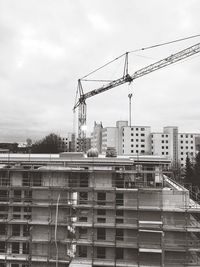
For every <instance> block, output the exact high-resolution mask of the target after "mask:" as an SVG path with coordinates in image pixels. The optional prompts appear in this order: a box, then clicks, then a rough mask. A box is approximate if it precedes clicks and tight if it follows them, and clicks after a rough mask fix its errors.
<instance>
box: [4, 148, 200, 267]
mask: <svg viewBox="0 0 200 267" xmlns="http://www.w3.org/2000/svg"><path fill="white" fill-rule="evenodd" d="M169 164H170V162H169V160H168V159H166V158H164V157H155V156H137V157H134V156H131V157H117V158H101V157H85V156H84V155H83V154H81V153H64V154H61V155H54V156H52V155H46V156H45V155H44V156H42V155H35V156H34V155H16V156H15V155H14V154H13V155H6V154H3V155H1V156H0V187H1V189H0V267H2V266H6V267H25V266H26V267H27V266H32V267H40V266H50V267H53V266H55V267H64V266H65V267H66V266H69V267H81V266H82V267H92V266H99V267H100V266H104V267H108V266H115V267H116V266H117V267H136V266H140V267H141V266H143V267H144V266H146V267H147V266H176V267H179V266H200V246H199V245H200V244H199V237H200V223H199V220H200V216H199V213H200V205H199V204H198V203H197V202H195V201H194V200H192V199H190V195H189V191H188V190H186V189H185V188H184V187H182V186H180V185H179V184H177V183H176V182H174V181H173V180H172V179H170V178H169V175H170V174H169V172H168V166H169Z"/></svg>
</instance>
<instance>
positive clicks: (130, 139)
mask: <svg viewBox="0 0 200 267" xmlns="http://www.w3.org/2000/svg"><path fill="white" fill-rule="evenodd" d="M122 146H123V150H122V153H123V154H125V155H128V154H129V155H130V154H149V155H150V154H151V128H150V127H149V126H142V127H141V126H132V127H129V126H126V127H123V139H122Z"/></svg>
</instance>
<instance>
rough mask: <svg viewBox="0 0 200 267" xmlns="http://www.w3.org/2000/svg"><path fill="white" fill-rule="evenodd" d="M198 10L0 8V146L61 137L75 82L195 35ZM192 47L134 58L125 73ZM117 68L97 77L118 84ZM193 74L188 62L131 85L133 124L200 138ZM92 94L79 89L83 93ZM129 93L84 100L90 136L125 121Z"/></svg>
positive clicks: (66, 5) (183, 5)
mask: <svg viewBox="0 0 200 267" xmlns="http://www.w3.org/2000/svg"><path fill="white" fill-rule="evenodd" d="M199 9H200V3H199V1H197V0H191V1H187V0H177V1H176V2H173V8H172V5H171V3H170V2H169V1H166V0H164V1H159V0H152V1H144V0H141V1H136V0H133V1H132V0H128V1H127V2H126V4H124V3H122V2H121V1H114V0H109V1H102V0H101V1H100V0H96V1H92V0H78V1H71V0H60V1H53V0H41V1H40V3H37V2H36V1H34V0H29V1H25V0H18V1H11V0H7V1H3V0H0V61H1V62H3V64H1V65H0V88H1V89H0V112H1V114H2V116H1V122H0V140H6V139H9V140H13V141H14V140H21V141H23V140H26V138H27V137H31V138H36V137H39V136H40V135H42V134H45V133H48V132H51V131H52V130H54V131H57V132H58V133H61V134H63V135H67V132H68V131H72V129H73V113H72V108H73V105H74V101H75V99H74V98H75V92H76V87H77V79H78V78H80V77H82V76H83V75H85V74H87V73H89V72H90V71H92V70H93V69H95V68H97V67H99V66H101V65H103V64H105V63H106V62H107V61H109V60H112V59H113V58H116V57H117V56H119V55H121V54H122V53H124V52H126V51H129V50H134V49H137V48H141V47H145V46H148V45H152V44H157V43H160V42H165V41H170V40H174V39H177V38H181V37H184V36H188V35H193V34H197V33H199V32H200V26H199ZM198 40H199V39H197V40H190V41H188V42H185V43H177V44H174V45H173V46H167V47H162V48H159V49H154V50H146V51H142V52H138V53H137V55H135V54H132V55H130V62H129V72H130V74H132V73H134V71H135V70H137V69H139V68H141V67H144V66H146V65H149V64H150V63H153V62H155V61H156V60H158V59H161V58H164V57H165V56H168V55H170V54H172V53H174V52H176V51H179V50H181V49H183V48H185V47H187V46H189V45H192V44H194V43H195V42H197V41H198ZM138 55H139V56H138ZM123 62H124V61H123V60H122V59H121V61H116V63H115V64H114V65H111V66H110V67H109V68H107V69H105V70H103V71H102V72H100V73H97V74H96V77H101V78H102V79H103V78H107V77H108V78H113V77H114V78H118V77H121V76H120V75H122V71H123ZM198 69H199V58H198V57H194V58H193V59H191V60H186V61H185V62H182V63H180V64H176V65H175V66H173V67H169V68H165V69H163V70H159V71H156V72H155V73H152V74H149V75H147V76H145V77H143V78H140V79H138V80H136V81H134V82H133V84H132V85H131V88H132V91H133V94H134V97H133V121H134V123H136V124H147V125H153V126H154V127H160V126H163V124H165V122H166V123H167V124H175V123H177V124H180V125H181V127H183V128H184V127H185V128H187V127H188V129H193V130H198V127H197V125H198V112H199V109H198V105H199V104H198V103H199V97H200V94H199V90H198V89H199V73H198ZM95 86H96V85H95V84H91V83H90V84H86V83H84V85H83V89H84V92H85V91H88V90H91V89H94V88H95ZM128 92H129V89H128V85H125V86H122V87H119V88H113V89H112V90H110V91H108V92H106V93H103V94H102V95H98V96H95V97H92V98H91V99H90V100H89V99H88V101H87V104H88V120H87V121H88V126H89V127H88V128H89V129H90V130H92V126H93V121H94V120H97V121H103V124H104V125H108V126H109V125H115V121H116V120H118V119H123V120H125V119H128V97H127V95H128ZM185 107H187V109H186V108H185ZM188 110H189V112H187V111H188ZM186 114H188V116H186ZM190 118H191V120H190ZM192 118H193V119H192ZM184 123H185V124H184ZM189 124H190V125H189Z"/></svg>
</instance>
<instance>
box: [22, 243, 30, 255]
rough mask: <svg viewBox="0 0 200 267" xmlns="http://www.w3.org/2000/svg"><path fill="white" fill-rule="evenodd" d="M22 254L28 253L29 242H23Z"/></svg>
mask: <svg viewBox="0 0 200 267" xmlns="http://www.w3.org/2000/svg"><path fill="white" fill-rule="evenodd" d="M23 254H29V244H28V243H23Z"/></svg>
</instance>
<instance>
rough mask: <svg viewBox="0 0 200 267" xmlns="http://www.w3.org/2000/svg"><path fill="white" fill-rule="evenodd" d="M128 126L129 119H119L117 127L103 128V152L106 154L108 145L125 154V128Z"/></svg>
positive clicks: (120, 153) (119, 153) (118, 152)
mask: <svg viewBox="0 0 200 267" xmlns="http://www.w3.org/2000/svg"><path fill="white" fill-rule="evenodd" d="M126 126H128V121H117V122H116V127H106V128H103V129H102V140H100V142H102V153H103V154H106V150H107V148H108V147H113V148H114V149H116V151H117V154H118V155H122V154H123V134H124V133H123V128H124V127H126Z"/></svg>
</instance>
